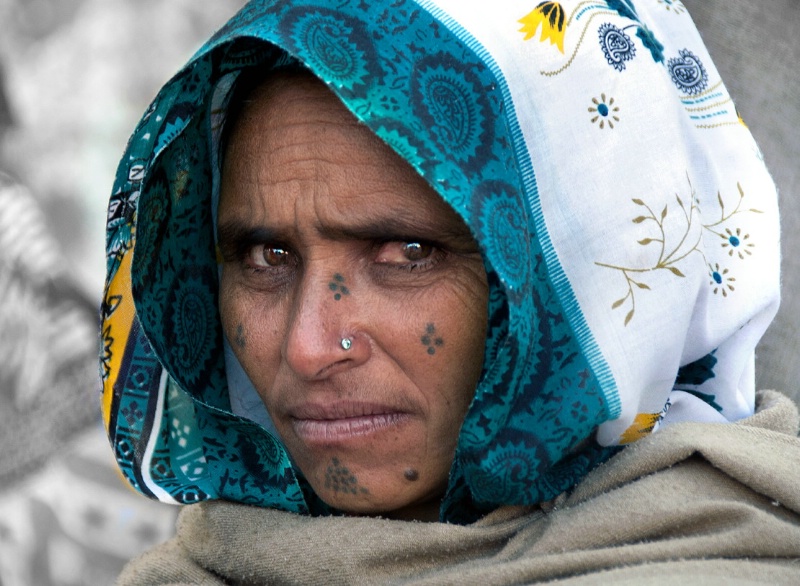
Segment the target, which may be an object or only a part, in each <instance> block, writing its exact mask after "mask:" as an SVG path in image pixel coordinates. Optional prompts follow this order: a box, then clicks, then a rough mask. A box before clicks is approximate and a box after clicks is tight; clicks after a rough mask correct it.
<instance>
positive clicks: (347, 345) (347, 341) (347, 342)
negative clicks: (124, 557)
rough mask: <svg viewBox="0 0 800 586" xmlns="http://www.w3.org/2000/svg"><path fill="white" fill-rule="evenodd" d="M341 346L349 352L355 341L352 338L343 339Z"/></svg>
mask: <svg viewBox="0 0 800 586" xmlns="http://www.w3.org/2000/svg"><path fill="white" fill-rule="evenodd" d="M341 345H342V350H349V349H350V346H352V345H353V341H352V340H351V339H350V338H342V341H341Z"/></svg>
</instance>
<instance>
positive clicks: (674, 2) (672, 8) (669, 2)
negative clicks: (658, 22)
mask: <svg viewBox="0 0 800 586" xmlns="http://www.w3.org/2000/svg"><path fill="white" fill-rule="evenodd" d="M658 3H659V4H663V5H664V8H666V9H667V11H668V12H673V13H674V14H683V13H684V12H686V8H685V7H684V5H683V2H679V1H678V0H658Z"/></svg>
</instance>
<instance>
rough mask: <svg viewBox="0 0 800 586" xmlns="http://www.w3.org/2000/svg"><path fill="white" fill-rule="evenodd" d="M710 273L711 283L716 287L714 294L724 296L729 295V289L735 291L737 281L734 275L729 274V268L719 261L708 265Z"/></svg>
mask: <svg viewBox="0 0 800 586" xmlns="http://www.w3.org/2000/svg"><path fill="white" fill-rule="evenodd" d="M708 275H709V276H710V277H711V281H710V282H709V284H710V285H711V286H712V287H714V295H717V294H722V296H723V297H727V296H728V291H733V290H734V286H733V283H735V282H736V279H735V278H734V277H730V276H728V269H725V268H722V267H720V266H719V263H714V266H713V267H712V266H711V265H708Z"/></svg>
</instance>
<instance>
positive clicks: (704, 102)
mask: <svg viewBox="0 0 800 586" xmlns="http://www.w3.org/2000/svg"><path fill="white" fill-rule="evenodd" d="M681 102H682V103H683V106H684V108H685V109H686V112H687V114H689V118H690V119H691V120H693V121H694V122H695V126H696V127H697V128H717V127H719V126H734V125H739V124H741V125H743V126H745V124H744V121H743V120H742V119H741V117H740V115H739V112H738V110H736V107H735V106H734V105H733V100H732V99H731V96H730V94H729V93H728V92H727V90H726V89H725V86H724V85H723V84H722V81H721V80H719V81H717V82H716V83H715V84H714V85H712V86H711V87H709V88H707V89H706V90H704V91H703V92H701V93H699V94H696V95H687V96H684V97H682V98H681Z"/></svg>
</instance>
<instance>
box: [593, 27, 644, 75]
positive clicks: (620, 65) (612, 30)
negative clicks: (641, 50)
mask: <svg viewBox="0 0 800 586" xmlns="http://www.w3.org/2000/svg"><path fill="white" fill-rule="evenodd" d="M598 35H599V36H600V48H601V49H603V54H604V55H605V56H606V60H607V61H608V64H609V65H611V66H613V67H614V69H616V70H617V71H622V70H623V69H625V61H630V60H631V59H633V58H634V57H635V56H636V47H635V46H634V45H633V41H631V38H630V37H629V36H628V35H627V34H625V31H623V30H622V29H621V28H619V27H617V26H614V25H613V24H611V23H609V22H607V23H605V24H604V25H602V26H601V27H600V30H599V31H598Z"/></svg>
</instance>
